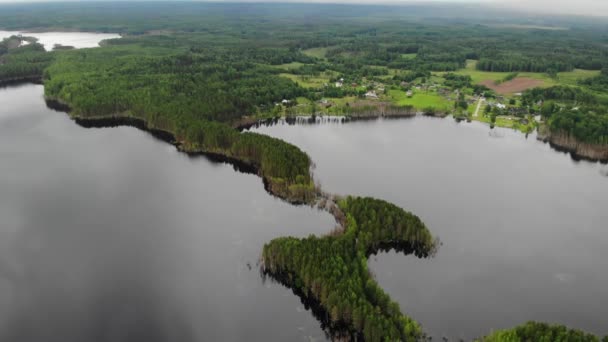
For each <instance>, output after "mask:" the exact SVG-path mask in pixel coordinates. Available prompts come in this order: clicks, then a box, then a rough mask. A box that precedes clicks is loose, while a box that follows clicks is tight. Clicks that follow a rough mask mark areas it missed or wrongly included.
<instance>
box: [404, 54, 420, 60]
mask: <svg viewBox="0 0 608 342" xmlns="http://www.w3.org/2000/svg"><path fill="white" fill-rule="evenodd" d="M417 55H418V54H417V53H404V54H402V55H401V58H405V59H414V58H416V56H417Z"/></svg>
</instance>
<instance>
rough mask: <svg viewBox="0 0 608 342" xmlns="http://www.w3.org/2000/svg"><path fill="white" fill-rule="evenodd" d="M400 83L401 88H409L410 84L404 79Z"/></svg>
mask: <svg viewBox="0 0 608 342" xmlns="http://www.w3.org/2000/svg"><path fill="white" fill-rule="evenodd" d="M400 85H401V87H402V88H409V87H410V84H409V83H408V82H405V81H404V82H401V84H400Z"/></svg>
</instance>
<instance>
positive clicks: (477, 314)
mask: <svg viewBox="0 0 608 342" xmlns="http://www.w3.org/2000/svg"><path fill="white" fill-rule="evenodd" d="M324 121H325V123H324V124H317V125H305V124H304V125H302V124H300V125H288V124H285V123H279V124H276V125H271V126H262V127H260V128H257V129H253V131H256V132H258V133H264V134H268V135H271V136H274V137H278V138H281V139H284V140H286V141H288V142H291V143H293V144H295V145H297V146H299V147H301V148H302V149H303V150H304V151H306V152H307V153H308V154H309V155H310V156H311V158H312V159H313V161H314V162H315V164H316V169H315V177H316V179H317V180H318V181H319V182H320V183H321V184H322V186H323V188H324V190H326V191H329V192H333V193H338V194H344V195H346V194H352V195H365V196H373V197H378V198H381V199H385V200H388V201H391V202H393V203H395V204H397V205H399V206H401V207H403V208H405V209H407V210H410V211H412V212H414V213H415V214H417V215H419V216H420V217H421V218H422V220H423V221H424V222H425V223H426V224H427V226H428V227H429V229H430V230H431V232H432V233H433V234H435V235H437V236H439V238H440V239H441V241H442V242H443V244H444V245H443V246H442V247H441V248H440V249H439V253H438V255H437V256H436V257H435V258H434V259H431V260H419V259H416V258H415V257H412V256H404V255H399V254H396V253H385V254H381V255H378V256H377V257H372V258H371V260H370V265H371V268H372V269H373V271H374V273H375V274H376V276H377V279H378V281H379V283H380V285H381V286H382V287H383V288H384V289H385V290H386V291H387V292H388V293H389V294H390V295H391V296H392V298H393V299H394V300H396V301H397V302H399V304H400V305H401V309H402V311H403V312H404V313H406V314H408V315H411V316H412V317H413V318H415V319H416V320H418V321H419V322H420V323H421V324H422V326H423V329H424V330H425V331H426V332H428V333H430V334H431V335H433V336H435V337H436V338H440V337H443V336H446V337H449V338H450V339H451V340H458V339H459V338H463V339H465V340H467V339H471V338H473V337H479V336H483V335H484V334H487V333H489V332H490V331H491V330H492V329H499V328H509V327H512V326H515V325H518V324H520V323H523V322H525V321H528V320H540V321H548V322H554V323H563V324H567V325H569V326H571V327H574V328H580V329H585V330H588V331H590V332H593V333H596V334H606V333H607V331H606V316H607V315H608V306H607V305H606V303H608V287H607V286H606V284H607V283H608V263H606V261H605V260H607V259H608V232H607V231H606V222H608V211H606V208H607V207H608V197H606V194H608V177H607V176H606V175H607V174H608V166H606V165H601V164H596V163H589V162H575V161H573V160H572V159H571V158H570V157H569V156H568V155H566V154H564V153H560V152H556V151H554V150H553V149H551V148H550V147H549V145H547V144H543V143H541V142H538V141H537V140H536V138H535V135H530V136H529V137H527V138H526V137H525V136H524V135H523V134H521V133H519V132H515V131H512V130H507V129H494V130H490V128H489V127H488V126H486V125H483V124H479V123H468V124H467V123H460V124H459V123H456V122H455V121H454V120H453V119H451V118H446V119H438V118H428V117H417V118H413V119H403V120H377V121H365V122H361V121H358V122H349V123H345V124H340V123H339V122H336V121H335V120H324ZM602 336H603V335H602Z"/></svg>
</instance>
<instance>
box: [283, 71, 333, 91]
mask: <svg viewBox="0 0 608 342" xmlns="http://www.w3.org/2000/svg"><path fill="white" fill-rule="evenodd" d="M279 76H281V77H285V78H289V79H290V80H292V81H294V82H297V83H299V84H300V85H301V86H302V87H304V88H322V87H324V86H325V84H326V83H329V78H327V77H323V76H308V75H294V74H288V73H282V74H279Z"/></svg>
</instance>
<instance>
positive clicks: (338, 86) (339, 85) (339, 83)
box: [336, 82, 344, 88]
mask: <svg viewBox="0 0 608 342" xmlns="http://www.w3.org/2000/svg"><path fill="white" fill-rule="evenodd" d="M343 85H344V83H342V82H336V88H342V86H343Z"/></svg>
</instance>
